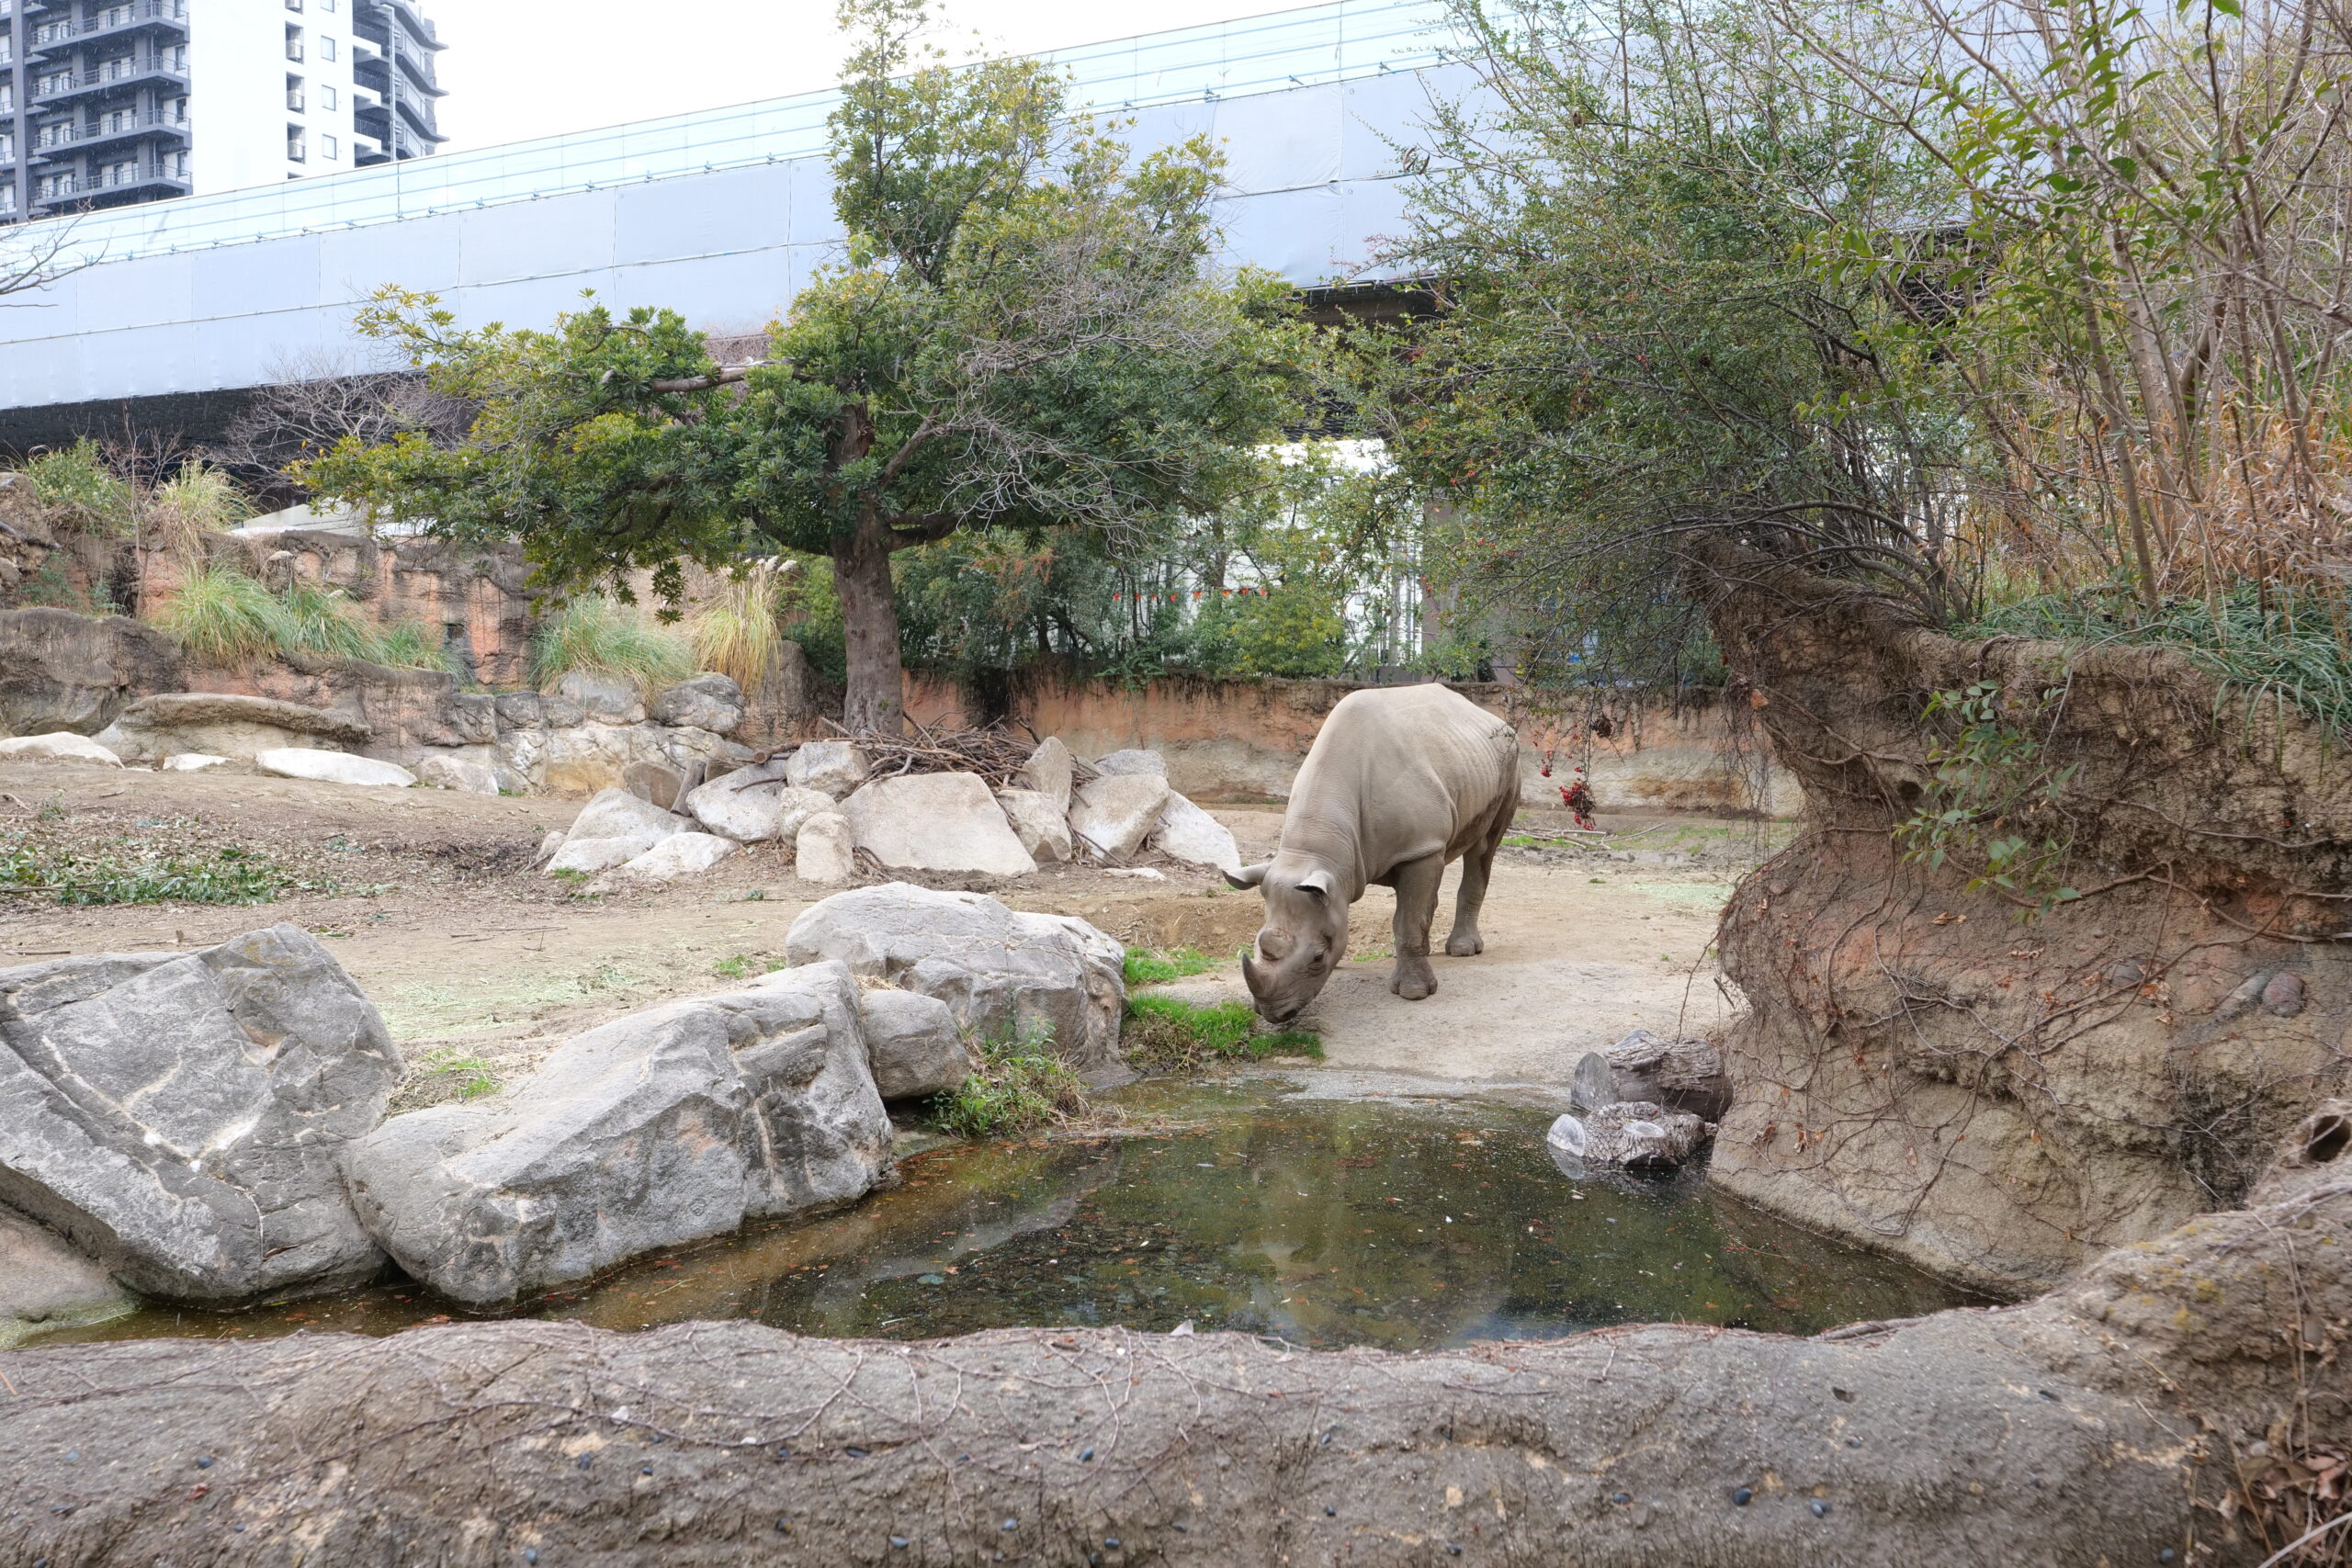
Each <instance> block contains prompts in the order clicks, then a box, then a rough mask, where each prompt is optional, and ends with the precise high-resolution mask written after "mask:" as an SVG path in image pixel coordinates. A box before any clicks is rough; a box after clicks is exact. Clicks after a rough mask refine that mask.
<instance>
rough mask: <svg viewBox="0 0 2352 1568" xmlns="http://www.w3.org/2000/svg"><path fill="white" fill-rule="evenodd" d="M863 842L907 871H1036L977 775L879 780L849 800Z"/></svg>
mask: <svg viewBox="0 0 2352 1568" xmlns="http://www.w3.org/2000/svg"><path fill="white" fill-rule="evenodd" d="M842 816H844V817H846V818H849V826H850V832H851V835H852V836H853V837H854V839H855V840H856V841H857V847H858V848H859V849H861V850H865V851H866V852H868V853H870V854H872V855H873V856H874V858H875V859H876V860H878V861H880V862H881V863H883V864H884V865H887V866H890V867H892V868H894V869H897V870H901V871H969V872H978V873H981V874H985V875H989V876H1026V875H1028V874H1030V873H1031V872H1033V871H1035V870H1036V869H1037V863H1036V862H1035V861H1034V860H1032V859H1030V858H1029V852H1028V851H1027V850H1024V849H1023V848H1022V847H1021V840H1020V839H1019V838H1018V837H1016V836H1015V835H1014V833H1013V831H1012V823H1010V822H1008V821H1007V820H1006V819H1005V815H1004V808H1003V807H1001V806H999V805H998V804H997V803H996V795H994V794H993V793H992V792H991V791H990V790H989V786H988V783H987V781H986V780H984V779H982V778H981V777H980V776H979V775H978V774H977V773H910V774H907V775H905V776H903V777H899V778H893V779H876V780H875V781H874V782H873V783H872V784H866V785H865V786H864V787H862V788H861V789H859V790H858V791H857V793H856V794H854V795H851V796H850V797H849V798H848V799H847V800H844V801H843V802H842Z"/></svg>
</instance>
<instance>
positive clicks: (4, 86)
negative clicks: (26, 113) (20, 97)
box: [0, 82, 17, 114]
mask: <svg viewBox="0 0 2352 1568" xmlns="http://www.w3.org/2000/svg"><path fill="white" fill-rule="evenodd" d="M16 112H17V85H16V84H15V83H14V82H0V114H14V113H16Z"/></svg>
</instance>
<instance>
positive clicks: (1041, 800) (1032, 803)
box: [996, 789, 1071, 864]
mask: <svg viewBox="0 0 2352 1568" xmlns="http://www.w3.org/2000/svg"><path fill="white" fill-rule="evenodd" d="M996 803H997V804H998V805H999V806H1001V807H1003V808H1004V819H1005V820H1006V821H1007V822H1009V823H1011V824H1012V831H1013V836H1014V837H1016V838H1018V839H1019V840H1021V847H1022V848H1023V849H1024V850H1026V851H1028V852H1029V854H1030V857H1031V858H1032V859H1034V860H1036V861H1038V862H1039V863H1046V864H1059V863H1062V862H1063V861H1066V860H1068V859H1069V858H1070V849H1071V845H1070V836H1069V805H1068V801H1067V792H1065V796H1064V799H1063V800H1061V801H1057V800H1056V799H1055V798H1054V796H1053V795H1050V794H1048V793H1047V792H1046V791H1045V790H1041V789H1001V790H999V791H997V792H996Z"/></svg>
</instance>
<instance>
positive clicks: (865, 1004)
mask: <svg viewBox="0 0 2352 1568" xmlns="http://www.w3.org/2000/svg"><path fill="white" fill-rule="evenodd" d="M858 1005H859V1007H860V1008H861V1009H862V1010H864V1012H865V1060H866V1062H867V1064H868V1065H869V1066H872V1067H873V1069H874V1087H875V1088H876V1089H879V1090H881V1092H882V1098H883V1099H885V1100H913V1099H915V1098H917V1097H918V1096H921V1095H926V1094H944V1093H946V1092H947V1091H948V1090H949V1089H954V1088H955V1087H956V1085H957V1084H960V1083H962V1082H963V1081H964V1080H965V1079H966V1078H967V1077H970V1076H971V1072H972V1058H971V1055H970V1053H968V1052H967V1051H966V1050H965V1049H964V1037H963V1033H962V1032H961V1031H960V1030H958V1029H957V1028H956V1014H955V1011H954V1010H953V1009H951V1008H949V1007H948V1005H947V1004H946V1003H945V1002H943V1001H941V1000H940V999H939V998H936V997H926V996H922V995H920V994H918V993H916V992H914V991H894V990H873V991H867V992H865V994H864V995H863V996H862V997H861V998H859V1000H858Z"/></svg>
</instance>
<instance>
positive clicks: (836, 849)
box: [792, 811, 857, 887]
mask: <svg viewBox="0 0 2352 1568" xmlns="http://www.w3.org/2000/svg"><path fill="white" fill-rule="evenodd" d="M792 869H793V874H795V875H797V876H798V877H799V878H800V880H801V881H803V882H814V883H817V884H818V885H820V886H825V887H839V886H842V884H843V883H849V882H855V881H856V880H857V840H856V838H855V837H854V835H853V834H852V833H851V831H850V826H849V818H846V817H844V816H842V814H841V813H840V812H838V811H820V812H818V813H817V814H816V815H815V816H814V817H811V818H809V820H807V821H806V822H803V823H802V824H800V831H799V832H798V833H797V834H795V835H794V836H793V840H792Z"/></svg>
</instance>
